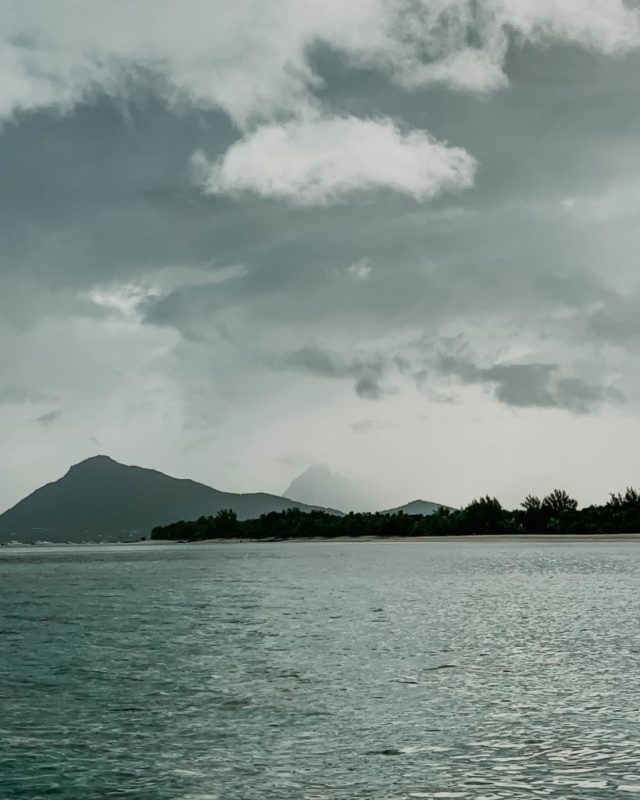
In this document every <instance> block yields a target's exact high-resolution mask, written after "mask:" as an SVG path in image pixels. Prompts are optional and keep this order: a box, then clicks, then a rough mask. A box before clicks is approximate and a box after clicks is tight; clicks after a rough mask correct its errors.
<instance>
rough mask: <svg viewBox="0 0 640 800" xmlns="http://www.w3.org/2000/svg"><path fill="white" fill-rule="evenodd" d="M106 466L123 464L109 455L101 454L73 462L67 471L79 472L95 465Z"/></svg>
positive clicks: (120, 465)
mask: <svg viewBox="0 0 640 800" xmlns="http://www.w3.org/2000/svg"><path fill="white" fill-rule="evenodd" d="M106 466H117V467H122V466H124V465H123V464H120V463H118V462H117V461H114V460H113V459H112V458H111V456H105V455H102V454H99V455H96V456H90V457H89V458H85V459H84V461H80V462H78V463H77V464H74V465H73V466H71V467H70V468H69V472H79V471H83V470H86V469H93V468H95V467H106Z"/></svg>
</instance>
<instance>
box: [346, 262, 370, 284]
mask: <svg viewBox="0 0 640 800" xmlns="http://www.w3.org/2000/svg"><path fill="white" fill-rule="evenodd" d="M372 272H373V267H372V266H371V261H370V260H369V259H368V258H359V259H358V260H357V261H354V262H353V264H350V265H349V266H348V267H347V274H348V275H350V276H351V277H352V278H353V279H354V280H356V281H366V280H369V278H370V277H371V273H372Z"/></svg>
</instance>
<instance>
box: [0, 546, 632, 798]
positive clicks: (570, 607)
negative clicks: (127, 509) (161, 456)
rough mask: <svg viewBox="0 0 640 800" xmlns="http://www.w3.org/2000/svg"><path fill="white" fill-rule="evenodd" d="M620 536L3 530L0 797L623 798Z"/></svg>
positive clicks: (626, 638) (625, 626) (628, 618)
mask: <svg viewBox="0 0 640 800" xmlns="http://www.w3.org/2000/svg"><path fill="white" fill-rule="evenodd" d="M639 578H640V544H636V543H633V542H620V543H606V542H592V543H588V544H581V543H533V542H532V543H507V542H505V543H496V544H484V545H483V544H478V543H464V542H433V543H431V542H430V543H426V544H423V543H407V544H396V545H394V544H386V543H357V544H352V543H336V542H333V543H326V544H316V543H314V544H303V543H298V544H295V543H286V544H229V545H223V544H219V545H209V546H207V545H191V546H153V545H149V546H147V545H140V546H122V547H93V548H50V549H49V548H41V549H40V548H28V549H20V550H18V549H15V550H14V549H11V548H5V549H3V550H2V551H0V798H2V800H41V798H42V799H43V800H44V798H47V799H49V798H63V799H64V800H111V799H112V798H113V800H115V799H116V798H135V800H213V798H219V800H253V798H256V799H257V798H260V800H263V799H264V798H274V799H277V800H280V799H282V800H285V798H286V799H287V800H290V799H293V798H295V799H296V800H343V799H344V800H356V799H357V798H367V799H368V800H400V799H401V798H402V799H404V798H473V799H474V800H498V799H499V798H583V797H585V798H586V797H589V798H623V797H632V796H633V795H634V794H635V795H638V796H640V685H639V683H640V669H639V667H640V592H639V591H638V590H639V588H640V581H639Z"/></svg>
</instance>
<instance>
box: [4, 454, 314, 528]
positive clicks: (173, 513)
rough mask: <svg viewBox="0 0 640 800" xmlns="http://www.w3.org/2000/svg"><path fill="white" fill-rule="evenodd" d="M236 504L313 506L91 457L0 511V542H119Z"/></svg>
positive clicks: (265, 508) (259, 510) (249, 509)
mask: <svg viewBox="0 0 640 800" xmlns="http://www.w3.org/2000/svg"><path fill="white" fill-rule="evenodd" d="M222 508H230V509H233V510H234V511H235V512H236V513H237V515H238V518H239V519H251V518H254V517H259V516H260V515H261V514H265V513H268V512H270V511H284V510H285V509H288V508H299V509H301V510H303V511H310V510H311V509H312V507H311V506H309V505H306V504H304V503H299V502H296V501H294V500H290V499H288V498H285V497H278V496H277V495H271V494H263V493H258V494H233V493H230V492H221V491H218V490H217V489H212V488H211V487H210V486H205V485H204V484H202V483H196V482H195V481H191V480H182V479H178V478H171V477H169V476H168V475H165V474H163V473H162V472H157V471H156V470H152V469H143V468H142V467H133V466H125V465H124V464H119V463H118V462H117V461H114V460H113V459H111V458H109V457H108V456H95V457H94V458H89V459H87V460H86V461H82V462H81V463H80V464H76V465H75V466H73V467H71V469H70V470H69V471H68V472H67V474H66V475H64V477H62V478H60V479H59V480H57V481H54V482H53V483H48V484H47V485H46V486H42V487H41V488H40V489H36V491H35V492H33V493H32V494H30V495H29V496H28V497H25V498H24V500H21V501H20V502H19V503H18V504H17V505H15V506H13V508H10V509H9V510H8V511H5V513H4V514H1V515H0V542H8V541H13V540H16V541H21V542H34V541H39V540H44V541H50V542H84V541H123V540H131V539H138V538H139V537H140V536H146V535H147V534H149V532H150V531H151V529H152V528H153V527H155V526H156V525H167V524H168V523H170V522H175V521H177V520H181V519H185V520H189V519H196V518H197V517H200V516H202V515H207V516H208V515H210V514H215V513H216V512H217V511H218V510H220V509H222Z"/></svg>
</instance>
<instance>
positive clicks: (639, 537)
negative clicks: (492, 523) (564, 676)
mask: <svg viewBox="0 0 640 800" xmlns="http://www.w3.org/2000/svg"><path fill="white" fill-rule="evenodd" d="M296 542H300V543H303V544H324V543H330V542H343V543H344V542H354V543H358V542H366V543H368V544H371V543H376V542H378V543H380V544H393V543H395V542H399V543H402V544H407V543H411V542H420V543H428V542H474V543H477V544H482V543H484V544H494V543H500V542H509V543H513V544H518V543H521V542H537V543H544V542H579V543H586V542H640V533H591V534H586V533H583V534H576V533H522V534H499V533H493V534H478V535H473V534H462V535H460V536H455V535H454V536H324V537H323V536H297V537H295V538H294V537H292V538H289V539H234V538H229V539H225V538H219V539H199V540H195V541H189V540H186V539H185V540H180V541H179V540H172V539H147V540H146V541H144V542H126V544H141V545H147V544H182V545H185V544H193V545H200V544H291V543H296Z"/></svg>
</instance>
